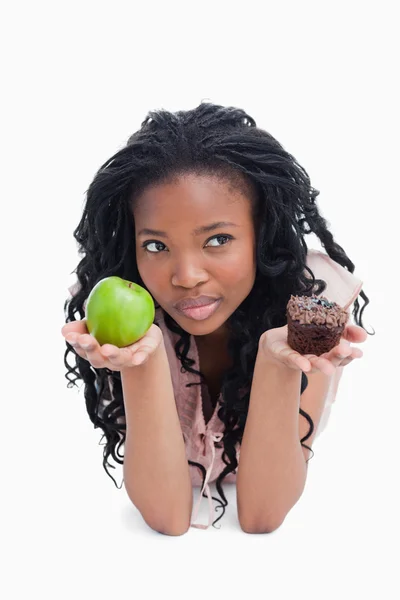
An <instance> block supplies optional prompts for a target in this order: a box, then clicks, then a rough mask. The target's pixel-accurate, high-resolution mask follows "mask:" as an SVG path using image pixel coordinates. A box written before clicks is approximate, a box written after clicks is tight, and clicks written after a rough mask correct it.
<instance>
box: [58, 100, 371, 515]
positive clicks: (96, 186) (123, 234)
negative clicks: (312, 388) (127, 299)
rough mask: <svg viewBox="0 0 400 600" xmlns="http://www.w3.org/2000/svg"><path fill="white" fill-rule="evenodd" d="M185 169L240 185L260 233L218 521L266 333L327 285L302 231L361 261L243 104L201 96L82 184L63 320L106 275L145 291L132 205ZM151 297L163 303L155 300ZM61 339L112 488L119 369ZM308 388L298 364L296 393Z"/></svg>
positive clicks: (235, 340)
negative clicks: (290, 307)
mask: <svg viewBox="0 0 400 600" xmlns="http://www.w3.org/2000/svg"><path fill="white" fill-rule="evenodd" d="M184 174H196V175H212V176H215V177H217V178H219V179H220V180H221V181H224V182H228V183H229V185H231V186H232V187H233V188H234V189H237V190H239V191H241V192H242V193H245V194H246V195H247V197H249V198H250V199H251V202H252V209H253V218H254V226H255V232H256V261H257V264H256V276H255V282H254V286H253V288H252V290H251V292H250V294H249V295H248V296H247V297H246V299H245V300H244V301H243V302H242V304H241V305H240V306H239V307H238V308H237V309H236V310H235V311H234V313H233V314H232V315H231V316H230V317H229V319H228V327H229V332H230V333H229V338H230V339H229V344H228V352H229V354H230V356H231V358H232V367H231V368H230V369H228V370H227V372H226V373H225V375H224V378H223V381H222V387H221V393H222V400H221V408H220V409H219V411H218V417H219V418H220V419H221V421H223V423H224V425H225V430H224V436H223V439H222V441H221V443H220V444H221V445H220V447H223V448H224V452H223V454H222V459H223V462H224V463H225V465H226V467H225V468H224V469H223V471H222V472H221V473H220V475H219V476H218V478H217V480H216V487H217V490H218V492H219V494H220V496H221V498H222V502H221V501H219V500H218V499H217V498H214V499H215V500H217V501H218V502H219V503H220V505H221V506H222V507H223V513H222V514H221V515H220V516H219V517H218V518H217V519H216V520H215V521H214V523H213V525H215V523H216V522H217V521H218V520H219V519H221V518H222V516H223V514H224V513H225V506H227V504H228V502H227V500H226V497H225V494H224V492H223V489H222V485H221V484H222V481H223V479H224V478H225V477H226V476H227V475H228V474H229V473H232V472H234V471H235V469H236V467H237V466H238V462H237V458H236V450H235V448H236V446H237V444H240V443H241V441H242V436H243V432H244V427H245V424H246V418H247V413H248V406H249V399H250V389H251V381H252V376H253V371H254V365H255V360H256V355H257V350H258V340H259V338H260V335H261V334H262V333H263V332H264V331H266V330H268V329H271V328H275V327H281V326H283V325H285V324H286V322H287V319H286V305H287V302H288V300H289V298H290V296H291V294H293V295H295V294H298V295H309V294H312V293H316V294H320V293H322V292H323V291H324V289H325V288H326V282H325V281H323V280H322V279H316V278H315V277H314V274H313V272H312V271H311V269H310V268H309V267H307V265H306V255H307V244H306V241H305V236H306V235H307V234H310V233H313V234H315V235H316V236H317V237H318V238H319V240H320V242H321V244H322V246H323V248H324V249H325V250H326V252H327V254H328V255H329V256H330V257H331V259H333V260H334V261H336V262H337V263H339V264H340V265H342V266H343V267H345V268H346V269H347V270H348V271H350V272H351V273H353V272H354V264H353V263H352V262H351V260H350V259H349V257H348V256H347V254H346V253H345V251H344V250H343V248H342V247H341V246H339V245H338V244H337V242H336V241H335V240H334V238H333V235H332V233H331V232H330V231H329V229H328V226H327V222H326V220H325V219H324V218H323V217H322V216H321V214H320V212H319V210H318V207H317V205H316V198H317V196H318V195H319V191H318V190H316V189H315V188H313V187H312V186H311V184H310V178H309V176H308V174H307V172H306V171H305V169H304V168H303V167H301V166H300V165H299V164H298V162H297V161H296V159H295V158H294V157H293V156H292V155H291V154H289V153H288V152H287V151H286V150H284V148H283V147H282V145H281V144H280V143H279V142H278V141H277V140H276V139H275V138H273V137H272V135H270V134H269V133H267V132H266V131H264V130H263V129H261V128H259V127H257V126H256V122H255V120H254V119H253V118H252V117H251V116H249V115H248V114H247V113H246V112H245V111H244V110H242V109H240V108H235V107H231V106H229V107H224V106H219V105H215V104H212V103H210V102H201V103H200V104H199V106H197V108H194V109H192V110H187V111H177V112H175V113H174V112H169V111H166V110H163V109H161V110H155V111H150V112H149V113H148V115H147V116H146V118H145V120H144V121H143V122H142V124H141V128H140V129H139V130H138V131H136V132H135V133H134V134H133V135H132V136H131V137H130V138H129V139H128V142H127V143H126V145H125V146H124V147H123V148H122V149H121V150H119V151H118V152H117V153H116V154H114V156H112V157H111V158H110V159H109V160H107V161H106V162H105V163H104V164H103V165H102V166H101V167H100V169H99V170H98V171H97V173H96V174H95V177H94V179H93V181H92V183H91V184H90V186H89V188H88V190H87V192H86V194H87V198H86V203H85V206H84V209H83V214H82V218H81V220H80V222H79V224H78V226H77V228H76V229H75V230H74V232H73V235H74V238H75V240H76V241H77V243H78V245H79V249H78V252H79V254H80V255H82V259H81V260H80V262H79V264H78V266H77V268H76V269H75V271H73V272H75V273H76V274H77V280H78V282H77V283H78V285H77V291H76V293H75V294H74V295H73V296H72V298H69V299H68V300H66V302H65V304H64V312H65V317H66V322H67V323H68V322H70V321H75V320H76V314H78V315H79V318H80V319H82V318H84V317H85V310H84V303H85V300H86V299H87V297H88V295H89V293H90V291H91V290H92V288H93V287H94V286H95V285H96V283H97V282H98V281H100V280H101V279H103V278H105V277H108V276H110V275H117V276H119V277H122V278H124V279H128V280H130V281H133V282H136V283H138V284H139V285H141V286H142V287H144V288H146V286H145V285H144V283H143V281H142V280H141V277H140V275H139V272H138V268H137V264H136V249H135V229H134V219H133V214H132V202H134V200H135V198H137V197H139V196H140V194H141V193H142V192H143V191H144V190H145V188H146V187H147V186H150V185H156V184H160V183H167V182H169V181H171V180H173V179H175V178H176V177H177V176H179V175H184ZM305 272H307V273H308V274H309V277H308V276H306V273H305ZM359 295H360V296H361V298H362V299H363V300H364V305H363V306H362V308H361V309H360V304H359V301H358V298H357V299H356V300H355V301H354V307H353V316H354V320H355V322H356V324H357V325H359V326H361V327H363V329H365V328H364V326H363V324H362V313H363V311H364V309H365V307H366V306H367V304H368V303H369V299H368V298H367V296H366V295H365V293H364V292H363V291H360V294H359ZM155 306H156V308H158V307H159V305H158V303H157V302H155ZM162 310H163V309H162ZM163 316H164V320H165V323H166V325H167V327H168V328H169V329H170V330H171V331H173V332H176V333H178V334H179V335H180V340H179V341H178V342H177V343H176V345H175V352H176V355H177V357H178V358H179V360H180V362H181V365H182V366H181V370H186V371H190V372H192V373H195V374H197V375H199V376H200V381H199V382H198V384H200V383H201V380H203V379H204V376H203V374H202V373H201V372H200V371H197V370H194V369H193V368H192V365H193V364H194V360H192V359H190V358H189V357H188V351H189V348H190V334H189V333H188V332H187V331H185V330H183V329H182V328H181V327H180V326H179V325H178V323H177V322H176V321H175V320H174V319H173V318H172V317H171V316H170V315H169V314H167V313H166V312H165V311H164V310H163ZM155 322H156V324H157V321H155ZM66 343H67V350H66V352H65V354H64V364H65V366H66V368H67V374H66V378H67V379H68V384H67V387H72V386H73V385H76V383H75V382H76V380H77V379H83V381H84V384H85V392H84V393H85V402H86V409H87V412H88V415H89V417H90V419H91V421H92V423H93V424H94V427H95V428H98V427H100V429H101V430H102V431H103V435H102V437H101V440H102V439H103V438H104V437H105V438H106V443H105V444H104V445H105V448H104V451H103V467H104V469H105V471H106V472H107V474H108V475H109V476H110V477H111V479H112V480H113V481H114V483H115V485H116V486H117V484H116V481H115V479H114V478H113V477H112V475H111V474H110V472H109V470H108V469H109V468H113V469H114V468H115V467H114V466H113V465H111V464H110V463H109V462H108V459H109V457H110V456H111V457H112V458H113V460H114V461H115V462H116V463H119V464H123V458H124V457H123V455H122V454H120V449H121V446H122V445H123V444H124V442H125V437H126V426H125V411H124V402H123V395H122V385H121V376H120V372H119V371H111V370H109V369H94V368H93V367H92V366H91V365H90V364H89V362H88V361H86V360H84V359H82V358H81V357H80V356H78V355H77V354H76V353H75V352H74V350H73V348H72V346H71V345H70V344H68V342H66ZM70 352H72V353H73V356H75V360H76V364H75V365H74V366H71V365H69V364H68V362H67V356H68V353H70ZM195 385H196V384H195ZM306 385H307V378H306V376H305V374H304V373H303V376H302V386H301V392H302V391H303V390H304V388H305V387H306ZM239 391H241V392H242V393H239ZM299 412H300V414H301V415H302V416H303V417H304V418H306V419H307V421H308V423H309V425H310V429H309V432H308V434H307V435H306V436H305V437H303V438H302V439H301V444H302V446H303V447H305V448H307V449H309V450H310V451H311V452H313V451H312V449H311V448H309V447H308V446H307V445H306V444H304V442H305V440H307V439H308V438H309V437H310V436H311V435H312V433H313V431H314V424H313V421H312V419H311V417H310V416H309V415H308V414H307V413H306V412H305V411H303V410H302V409H301V408H300V409H299ZM101 440H100V442H101ZM313 454H314V453H313ZM308 460H310V459H308ZM188 463H189V464H190V465H194V466H196V467H198V468H199V469H200V470H201V473H202V475H203V483H204V479H205V475H206V470H205V468H204V466H203V465H201V464H199V463H197V462H192V461H190V460H188ZM121 486H122V484H121ZM117 487H118V486H117ZM203 496H205V494H204V493H203Z"/></svg>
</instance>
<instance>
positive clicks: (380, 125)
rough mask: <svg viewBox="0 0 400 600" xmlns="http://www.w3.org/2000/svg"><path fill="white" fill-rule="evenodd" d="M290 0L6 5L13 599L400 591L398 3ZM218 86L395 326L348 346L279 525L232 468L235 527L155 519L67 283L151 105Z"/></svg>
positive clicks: (6, 441) (8, 572)
mask: <svg viewBox="0 0 400 600" xmlns="http://www.w3.org/2000/svg"><path fill="white" fill-rule="evenodd" d="M277 4H278V3H262V2H246V3H245V4H242V3H237V4H235V3H228V2H219V3H218V2H213V3H207V2H203V3H201V4H196V5H195V4H192V3H183V2H182V3H179V2H169V3H161V2H160V3H157V2H152V3H151V2H150V3H140V4H139V5H137V3H128V2H126V3H120V2H115V3H113V4H112V5H111V4H110V3H105V2H96V3H95V2H79V3H78V2H70V3H68V5H67V4H65V5H60V4H59V3H50V2H40V1H39V2H35V3H28V2H21V3H18V4H12V5H11V4H10V3H9V6H8V7H7V9H6V10H5V11H3V12H5V13H6V14H5V17H6V18H5V19H4V18H3V19H2V21H3V24H2V36H1V39H2V45H3V46H4V48H3V52H2V56H3V65H4V68H3V75H2V80H3V84H4V87H3V90H6V91H5V92H4V91H3V94H2V111H1V114H2V121H3V124H2V131H3V132H4V133H3V134H2V146H3V148H2V155H3V161H2V162H3V164H2V167H3V168H2V172H3V174H2V178H1V192H2V234H1V249H2V258H3V260H2V279H3V284H5V285H4V287H2V293H1V303H2V309H3V310H2V317H3V319H2V333H3V336H2V341H3V344H2V350H3V352H4V359H3V361H2V366H3V390H2V400H1V407H2V410H1V440H2V493H1V513H0V514H1V517H0V518H1V524H0V525H1V535H0V543H1V547H2V556H3V559H2V567H3V569H2V571H3V573H2V575H1V577H0V595H1V596H2V598H4V599H6V600H14V599H18V600H19V599H24V600H25V599H26V598H35V599H36V598H40V599H41V600H45V599H46V600H47V599H50V598H51V599H52V600H53V599H55V598H56V599H57V600H64V599H68V600H70V599H71V598H79V599H80V598H87V599H88V600H91V599H92V598H93V599H96V600H103V599H104V600H105V599H107V600H108V599H109V598H110V597H113V598H122V597H127V596H128V597H129V596H132V597H138V594H140V595H141V596H139V597H144V598H148V597H153V596H158V595H160V596H161V595H162V596H168V597H169V596H170V595H171V596H172V595H173V596H174V597H175V598H200V597H201V598H203V597H204V596H205V595H210V594H212V596H213V598H217V597H226V596H227V595H229V597H230V598H242V597H244V595H245V597H247V596H248V595H249V594H250V595H251V597H252V598H264V597H271V598H274V600H278V599H280V598H284V599H287V598H290V597H296V598H304V599H307V600H309V599H310V598H318V599H321V598H324V600H328V599H331V598H335V599H336V598H338V597H341V598H346V599H347V598H353V597H360V596H362V595H365V594H367V595H368V597H378V595H379V597H382V598H385V600H391V599H394V598H398V597H399V595H400V587H399V581H398V576H397V575H396V573H395V567H396V569H397V568H398V563H399V554H398V539H399V535H400V526H399V525H400V522H399V505H400V502H399V501H400V496H399V491H398V490H399V487H398V479H399V462H400V461H399V458H400V452H399V441H398V440H399V418H400V411H399V400H400V397H399V396H400V395H399V384H398V378H397V373H398V370H399V365H398V358H397V356H398V352H397V350H398V343H397V336H398V333H399V326H398V317H397V316H396V312H397V311H396V307H397V299H398V293H397V292H398V291H399V283H398V275H399V269H398V256H399V246H398V243H399V238H398V221H397V217H396V216H395V208H396V207H397V206H398V198H399V184H398V163H399V149H398V140H399V120H398V106H399V97H398V92H397V87H396V79H398V77H397V76H396V73H397V72H398V64H397V61H396V60H395V56H396V55H398V51H399V48H398V46H399V44H398V35H397V33H398V32H397V28H396V19H395V18H394V15H395V11H394V7H395V4H394V3H392V2H385V1H384V2H380V3H379V5H377V4H375V3H365V2H361V1H360V2H336V3H335V4H334V5H331V4H329V5H328V4H326V3H323V2H320V3H317V2H300V3H294V2H293V3H288V2H280V3H279V6H278V7H277V6H276V5H277ZM5 57H6V60H5ZM203 99H209V100H210V101H212V102H215V103H220V104H224V105H233V106H238V107H241V108H244V109H245V110H246V111H247V112H248V113H249V114H250V115H251V116H253V117H254V118H255V120H256V122H257V124H258V125H259V126H260V127H262V128H264V129H266V130H267V131H269V132H270V133H271V134H272V135H273V136H274V137H276V138H277V139H278V140H279V141H280V142H281V143H282V144H283V145H284V147H285V148H286V149H287V150H289V152H291V153H292V154H293V155H294V156H295V157H296V158H297V160H298V161H299V162H300V164H301V165H302V166H303V167H304V168H305V169H306V170H307V172H308V174H309V175H310V177H311V180H312V184H313V185H314V187H316V188H317V189H319V190H320V192H321V194H320V196H319V198H318V203H319V207H320V209H321V212H322V214H323V216H324V217H325V218H327V220H328V222H329V224H330V226H331V229H332V231H333V232H334V235H335V239H336V240H337V241H338V243H339V244H340V245H341V246H343V248H344V249H345V250H346V252H347V254H348V255H349V256H350V258H351V259H352V261H353V262H354V263H355V265H356V269H357V270H356V272H357V274H358V275H359V276H360V278H362V279H363V280H364V282H365V286H364V289H365V292H366V293H367V295H368V296H369V298H370V301H371V304H370V305H369V307H368V308H367V309H366V311H365V313H364V315H365V321H364V322H365V324H366V325H367V327H368V328H370V327H371V326H372V327H373V328H374V329H375V331H376V335H375V337H370V338H369V339H368V340H367V342H366V343H365V344H363V345H362V348H363V350H364V353H365V355H364V357H363V359H362V360H360V361H356V362H355V363H353V364H352V365H350V366H349V367H346V372H345V374H344V376H343V379H342V382H341V385H340V390H339V394H338V397H337V400H336V403H335V405H334V406H333V409H332V413H331V417H330V421H329V423H328V425H327V427H326V429H325V431H324V432H323V433H322V434H321V436H320V437H319V438H318V439H317V441H316V442H315V444H314V451H315V456H314V458H312V459H311V461H310V462H309V474H308V480H307V484H306V489H305V491H304V494H303V496H302V497H301V499H300V501H299V502H298V503H297V505H296V506H295V507H294V508H293V509H292V511H291V512H290V514H289V515H288V517H287V519H286V521H285V522H284V524H283V525H282V526H281V528H280V529H279V530H277V531H276V532H274V533H273V534H270V535H248V534H245V533H243V532H242V531H241V530H240V528H239V525H238V522H237V518H236V504H235V488H234V486H229V485H225V487H224V489H225V492H226V494H227V498H228V501H229V506H228V508H227V512H226V513H225V516H224V517H223V519H222V520H221V521H219V523H218V526H219V525H221V528H220V529H219V530H217V529H214V528H211V529H209V530H208V531H202V530H195V529H193V528H191V529H190V530H189V532H188V534H186V535H184V536H181V537H175V538H174V537H168V536H163V535H161V534H158V533H156V532H153V531H152V530H151V529H149V528H148V527H147V525H146V524H145V523H144V521H143V519H142V518H141V516H140V514H139V513H138V511H137V510H136V509H135V508H134V507H133V506H132V505H131V504H130V502H129V500H128V498H127V495H126V493H125V490H124V488H123V489H121V490H117V489H116V488H115V486H114V484H113V482H112V481H111V479H109V478H108V477H107V475H106V474H105V472H104V470H103V467H102V464H101V462H102V450H103V447H102V446H99V445H98V443H99V441H100V437H101V436H100V433H101V432H100V430H94V429H93V427H92V425H91V423H90V421H89V419H88V417H87V414H86V409H85V405H84V394H83V389H82V390H81V391H79V392H78V391H77V390H70V389H67V387H66V379H65V378H64V375H65V366H64V364H63V355H64V350H65V343H64V339H63V338H62V336H61V333H60V330H61V327H62V325H63V324H64V313H63V303H64V301H65V300H66V298H67V295H66V289H67V287H68V286H69V285H71V283H73V282H74V276H73V275H71V273H72V271H73V270H74V269H75V267H76V264H77V261H78V259H79V257H78V255H77V248H76V245H75V241H74V239H73V236H72V233H73V230H74V228H75V227H76V226H77V224H78V221H79V219H80V217H81V211H82V207H83V203H84V194H85V191H86V190H87V188H88V186H89V184H90V182H91V180H92V178H93V176H94V175H95V172H96V170H97V169H98V168H99V167H100V166H101V164H103V162H105V161H106V160H107V159H108V158H109V157H110V156H111V155H112V154H114V153H115V152H116V151H117V150H118V149H119V148H121V147H122V146H123V145H124V143H125V142H126V140H127V139H128V137H129V136H130V135H131V134H132V133H133V132H134V131H136V130H137V129H138V128H139V127H140V124H141V122H142V121H143V119H144V118H145V116H146V114H147V112H148V111H149V110H152V109H154V108H160V107H163V108H167V109H169V110H178V109H188V108H193V107H194V106H197V105H198V104H199V102H200V101H201V100H203ZM308 239H309V244H310V246H314V247H316V248H318V247H319V246H318V240H317V241H315V240H314V243H313V241H312V237H309V238H308ZM115 477H116V479H117V482H118V483H119V484H120V482H121V480H122V467H118V468H117V469H116V471H115ZM211 489H212V492H213V493H214V492H215V485H212V486H211ZM198 491H199V490H198V489H197V490H195V497H194V500H196V499H197V495H196V494H197V493H198ZM217 514H220V513H217ZM199 519H202V522H206V519H207V502H204V504H203V505H202V511H201V512H200V515H199Z"/></svg>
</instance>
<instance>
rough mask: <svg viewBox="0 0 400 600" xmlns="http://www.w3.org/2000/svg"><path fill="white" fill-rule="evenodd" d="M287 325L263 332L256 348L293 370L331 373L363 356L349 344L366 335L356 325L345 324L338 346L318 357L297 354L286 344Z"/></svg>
mask: <svg viewBox="0 0 400 600" xmlns="http://www.w3.org/2000/svg"><path fill="white" fill-rule="evenodd" d="M287 330H288V326H287V325H284V326H283V327H277V328H275V329H269V330H268V331H265V332H264V333H263V334H262V335H261V337H260V340H259V351H262V352H263V353H264V354H265V356H266V357H267V358H268V359H269V360H271V361H272V362H278V363H280V364H284V365H286V366H287V367H289V368H291V369H295V370H300V371H304V372H305V373H315V372H316V371H322V373H325V374H326V375H332V374H333V373H334V372H335V369H336V368H337V367H344V366H345V365H348V364H349V363H350V362H351V361H352V360H354V359H355V358H361V357H362V356H363V352H362V350H360V349H359V348H356V347H354V346H352V345H351V343H352V342H353V343H356V344H359V343H361V342H365V340H366V339H367V336H368V334H367V333H366V331H365V330H364V329H362V327H358V325H346V327H345V328H344V330H343V334H342V337H341V338H340V342H339V344H338V345H337V346H335V347H334V348H332V350H330V351H329V352H325V353H324V354H321V355H320V356H316V355H315V354H304V355H303V354H299V352H296V351H295V350H293V349H292V348H291V347H290V346H289V344H288V343H287V333H288V332H287Z"/></svg>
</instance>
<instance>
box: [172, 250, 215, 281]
mask: <svg viewBox="0 0 400 600" xmlns="http://www.w3.org/2000/svg"><path fill="white" fill-rule="evenodd" d="M172 273H173V275H172V285H175V286H180V287H187V288H192V287H195V286H197V285H199V284H200V283H204V282H206V281H207V280H208V275H207V272H206V271H205V269H204V267H203V266H202V265H200V264H199V263H197V264H196V262H195V261H194V260H191V259H189V258H188V257H186V259H185V258H183V259H182V260H180V261H179V262H177V263H175V265H174V268H173V271H172Z"/></svg>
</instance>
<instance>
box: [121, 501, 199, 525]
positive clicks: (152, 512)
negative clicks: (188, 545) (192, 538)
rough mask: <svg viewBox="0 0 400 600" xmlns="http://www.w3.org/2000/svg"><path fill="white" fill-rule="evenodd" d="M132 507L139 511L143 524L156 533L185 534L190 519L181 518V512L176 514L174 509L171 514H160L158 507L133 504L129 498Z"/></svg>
mask: <svg viewBox="0 0 400 600" xmlns="http://www.w3.org/2000/svg"><path fill="white" fill-rule="evenodd" d="M128 497H129V499H130V501H131V502H132V504H133V506H134V507H135V508H136V509H137V510H138V511H139V513H140V514H141V516H142V518H143V520H144V522H145V523H146V525H148V526H149V527H150V528H151V529H153V530H154V531H156V532H157V533H162V534H164V535H183V534H184V533H187V532H188V530H189V527H190V517H188V518H184V519H183V518H182V512H181V513H180V514H177V510H176V509H175V510H174V511H173V512H168V514H166V513H164V514H163V513H162V512H161V511H160V507H159V506H156V507H150V506H149V505H148V504H147V505H145V506H142V505H141V504H140V503H139V502H134V501H133V500H132V498H131V497H130V496H129V494H128Z"/></svg>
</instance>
